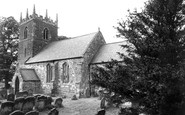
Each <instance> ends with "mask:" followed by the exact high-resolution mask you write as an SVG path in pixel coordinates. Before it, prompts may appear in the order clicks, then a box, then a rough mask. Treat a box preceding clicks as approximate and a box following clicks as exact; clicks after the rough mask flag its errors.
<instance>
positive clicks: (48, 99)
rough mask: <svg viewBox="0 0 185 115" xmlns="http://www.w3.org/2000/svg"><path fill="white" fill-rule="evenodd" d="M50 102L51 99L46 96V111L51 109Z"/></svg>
mask: <svg viewBox="0 0 185 115" xmlns="http://www.w3.org/2000/svg"><path fill="white" fill-rule="evenodd" d="M52 102H53V99H52V97H51V96H48V97H47V100H46V108H47V109H52V108H53V105H52Z"/></svg>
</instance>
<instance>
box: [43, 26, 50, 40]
mask: <svg viewBox="0 0 185 115" xmlns="http://www.w3.org/2000/svg"><path fill="white" fill-rule="evenodd" d="M43 38H44V39H45V40H48V39H49V30H48V29H47V28H45V29H44V32H43Z"/></svg>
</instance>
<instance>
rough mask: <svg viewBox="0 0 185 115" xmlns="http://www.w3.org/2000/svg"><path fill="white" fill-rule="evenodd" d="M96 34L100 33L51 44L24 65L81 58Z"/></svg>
mask: <svg viewBox="0 0 185 115" xmlns="http://www.w3.org/2000/svg"><path fill="white" fill-rule="evenodd" d="M98 33H100V32H95V33H91V34H87V35H83V36H78V37H74V38H70V39H65V40H60V41H55V42H52V43H50V44H48V45H47V46H46V47H45V48H43V50H42V51H41V52H40V53H38V54H37V55H35V56H34V57H32V58H30V59H29V60H28V61H27V62H26V63H37V62H45V61H52V60H61V59H69V58H77V57H83V54H84V53H85V51H86V49H87V48H88V46H89V44H90V43H91V41H92V40H93V38H95V36H96V35H97V34H98Z"/></svg>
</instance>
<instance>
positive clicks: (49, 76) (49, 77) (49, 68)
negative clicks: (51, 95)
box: [46, 64, 52, 82]
mask: <svg viewBox="0 0 185 115" xmlns="http://www.w3.org/2000/svg"><path fill="white" fill-rule="evenodd" d="M46 73H47V76H46V82H51V81H52V66H51V65H50V64H47V66H46Z"/></svg>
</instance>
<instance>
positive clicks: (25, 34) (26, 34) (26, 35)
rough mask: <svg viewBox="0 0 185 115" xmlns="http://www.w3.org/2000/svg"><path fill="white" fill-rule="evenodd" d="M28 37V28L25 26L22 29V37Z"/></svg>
mask: <svg viewBox="0 0 185 115" xmlns="http://www.w3.org/2000/svg"><path fill="white" fill-rule="evenodd" d="M27 37H28V28H27V27H25V29H24V39H26V38H27Z"/></svg>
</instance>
